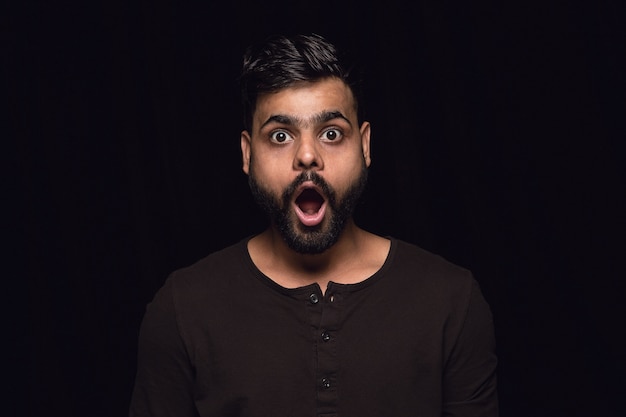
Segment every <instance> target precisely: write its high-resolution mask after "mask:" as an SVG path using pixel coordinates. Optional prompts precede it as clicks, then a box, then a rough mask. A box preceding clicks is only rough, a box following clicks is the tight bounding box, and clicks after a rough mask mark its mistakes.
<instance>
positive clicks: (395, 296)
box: [130, 238, 498, 417]
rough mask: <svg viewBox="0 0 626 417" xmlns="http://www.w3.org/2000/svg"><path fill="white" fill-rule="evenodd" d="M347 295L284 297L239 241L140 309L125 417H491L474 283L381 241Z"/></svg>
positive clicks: (480, 302)
mask: <svg viewBox="0 0 626 417" xmlns="http://www.w3.org/2000/svg"><path fill="white" fill-rule="evenodd" d="M391 242H392V244H391V250H390V252H389V255H388V257H387V260H386V262H385V263H384V265H383V266H382V267H381V269H380V270H379V271H378V272H376V273H375V274H374V275H372V276H371V277H369V278H368V279H366V280H365V281H362V282H360V283H358V284H337V283H334V282H331V283H330V284H329V285H328V288H327V290H326V292H325V294H322V291H321V289H320V287H319V286H318V285H317V284H312V285H308V286H305V287H300V288H295V289H287V288H284V287H282V286H280V285H278V284H276V283H275V282H274V281H272V280H271V279H269V278H268V277H267V276H265V275H264V274H263V273H261V272H260V271H259V270H258V269H257V268H256V266H255V265H254V264H253V262H252V260H251V259H250V256H249V254H248V251H247V239H246V240H243V241H241V242H239V243H238V244H235V245H233V246H231V247H228V248H226V249H224V250H221V251H219V252H216V253H214V254H212V255H209V256H208V257H206V258H204V259H203V260H201V261H199V262H197V263H196V264H194V265H192V266H190V267H188V268H184V269H181V270H179V271H176V272H174V273H173V274H172V275H171V276H170V277H169V278H168V280H167V281H166V283H165V284H164V286H163V287H162V288H161V289H160V290H159V291H158V293H157V294H156V296H155V298H154V300H153V301H152V302H151V303H150V304H149V305H148V307H147V310H146V314H145V317H144V320H143V323H142V326H141V331H140V336H139V355H138V370H137V377H136V382H135V388H134V392H133V397H132V401H131V407H130V415H131V416H132V417H138V416H142V417H143V416H152V417H156V416H159V417H161V416H171V417H190V416H202V417H208V416H211V417H224V416H246V417H289V416H292V417H308V416H311V417H313V416H342V417H369V416H372V417H374V416H375V417H384V416H392V417H403V416H429V417H430V416H432V417H435V416H436V417H440V416H481V417H491V416H497V415H498V400H497V392H496V362H497V359H496V355H495V342H494V335H493V322H492V316H491V312H490V309H489V306H488V305H487V303H486V302H485V300H484V298H483V296H482V295H481V292H480V289H479V287H478V284H477V282H476V281H475V280H474V278H473V277H472V274H471V273H470V272H469V271H467V270H465V269H463V268H460V267H458V266H455V265H453V264H451V263H449V262H447V261H446V260H444V259H443V258H441V257H439V256H436V255H433V254H431V253H429V252H427V251H425V250H423V249H421V248H419V247H417V246H414V245H411V244H408V243H406V242H403V241H400V240H396V239H393V238H392V239H391Z"/></svg>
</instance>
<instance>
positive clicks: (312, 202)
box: [295, 188, 326, 226]
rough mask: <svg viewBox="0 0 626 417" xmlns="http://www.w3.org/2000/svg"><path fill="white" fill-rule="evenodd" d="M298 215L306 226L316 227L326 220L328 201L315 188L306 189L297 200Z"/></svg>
mask: <svg viewBox="0 0 626 417" xmlns="http://www.w3.org/2000/svg"><path fill="white" fill-rule="evenodd" d="M295 206H296V215H297V216H298V219H300V221H301V222H302V224H304V225H305V226H316V225H318V224H319V223H321V222H322V220H323V219H324V213H325V212H326V200H324V197H322V195H321V194H320V193H319V192H318V191H317V190H316V189H315V188H305V189H303V190H302V192H301V193H300V195H298V197H297V198H296V200H295Z"/></svg>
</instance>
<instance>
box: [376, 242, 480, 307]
mask: <svg viewBox="0 0 626 417" xmlns="http://www.w3.org/2000/svg"><path fill="white" fill-rule="evenodd" d="M391 240H392V249H391V253H390V256H389V261H388V265H387V266H386V270H385V275H387V278H390V279H386V281H388V282H392V283H393V284H394V286H397V287H399V288H402V289H403V290H404V291H407V292H408V293H411V294H412V296H413V297H418V298H419V299H420V300H423V302H425V303H426V304H433V305H439V306H442V307H444V308H451V309H454V308H455V307H456V308H458V307H461V306H463V305H467V304H468V302H469V300H470V298H471V297H472V293H473V292H475V291H480V290H479V288H478V282H477V281H476V279H475V278H474V275H473V274H472V272H471V271H470V270H469V269H467V268H464V267H462V266H459V265H457V264H455V263H453V262H451V261H449V260H448V259H446V258H444V257H443V256H441V255H438V254H435V253H433V252H430V251H428V250H426V249H423V248H421V247H419V246H417V245H415V244H412V243H409V242H406V241H403V240H399V239H395V238H391Z"/></svg>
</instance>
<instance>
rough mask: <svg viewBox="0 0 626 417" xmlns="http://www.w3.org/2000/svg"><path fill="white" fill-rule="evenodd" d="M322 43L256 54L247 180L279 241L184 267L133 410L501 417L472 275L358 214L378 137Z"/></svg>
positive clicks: (256, 240) (262, 48) (141, 369)
mask: <svg viewBox="0 0 626 417" xmlns="http://www.w3.org/2000/svg"><path fill="white" fill-rule="evenodd" d="M351 76H352V74H351V73H350V72H349V71H347V70H346V67H345V66H344V64H343V63H342V62H341V61H340V60H339V58H338V53H337V51H336V50H335V47H334V46H333V45H331V44H330V43H328V42H327V41H326V40H324V39H323V38H321V37H319V36H317V35H309V36H294V37H273V38H271V39H269V40H268V41H266V42H265V43H263V44H261V45H259V46H256V47H252V48H250V49H249V50H248V51H247V53H246V56H245V57H244V65H243V72H242V76H241V84H242V92H243V98H244V100H243V102H244V113H245V130H244V131H243V132H242V133H241V151H242V159H243V170H244V172H245V173H246V174H248V176H249V182H250V188H251V190H252V193H253V194H254V196H255V198H256V200H257V201H258V203H259V205H260V206H261V207H262V208H263V209H264V210H265V211H266V212H267V214H268V216H269V226H268V228H267V230H265V231H264V232H263V233H261V234H259V235H256V236H253V237H251V238H248V239H245V240H243V241H241V242H240V243H238V244H235V245H234V246H231V247H228V248H226V249H223V250H221V251H219V252H217V253H214V254H212V255H210V256H208V257H206V258H205V259H203V260H200V261H199V262H197V263H196V264H194V265H192V266H190V267H188V268H184V269H182V270H180V271H176V272H174V273H173V274H172V275H171V276H170V277H169V279H168V280H167V281H166V283H165V284H164V286H163V287H162V288H161V290H160V291H159V292H158V293H157V294H156V296H155V298H154V300H153V301H152V303H150V305H149V306H148V308H147V311H146V315H145V317H144V321H143V324H142V328H141V332H140V339H139V361H138V371H137V379H136V383H135V389H134V392H133V398H132V403H131V411H130V415H131V416H175V417H188V416H203V417H204V416H215V417H218V416H220V417H222V416H255V417H287V416H293V417H307V416H347V417H368V416H372V417H374V416H375V417H383V416H391V417H402V416H481V417H485V416H497V415H498V410H497V408H498V404H497V394H496V376H495V369H496V356H495V353H494V337H493V325H492V318H491V313H490V310H489V307H488V305H487V304H486V302H485V300H484V299H483V297H482V295H481V293H480V290H479V288H478V285H477V283H476V281H475V280H474V279H473V278H472V275H471V273H470V272H468V271H466V270H464V269H462V268H460V267H457V266H455V265H452V264H450V263H448V262H447V261H445V260H444V259H442V258H440V257H438V256H435V255H433V254H430V253H428V252H426V251H424V250H422V249H420V248H418V247H416V246H413V245H411V244H408V243H405V242H402V241H399V240H397V239H394V238H385V237H380V236H377V235H374V234H372V233H369V232H367V231H365V230H363V229H361V228H360V227H358V226H357V225H356V224H355V222H354V221H353V219H352V212H353V209H354V206H355V203H356V201H357V200H358V198H359V196H360V194H361V192H362V191H363V188H364V186H365V183H366V178H367V169H368V167H369V165H370V162H371V160H370V136H371V127H370V124H369V123H368V122H366V121H361V120H359V101H358V97H357V96H356V92H357V91H358V89H357V88H355V87H354V84H353V82H352V79H351Z"/></svg>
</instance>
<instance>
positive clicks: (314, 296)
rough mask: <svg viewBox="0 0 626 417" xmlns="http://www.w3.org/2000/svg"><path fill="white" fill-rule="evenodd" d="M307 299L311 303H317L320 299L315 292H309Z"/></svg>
mask: <svg viewBox="0 0 626 417" xmlns="http://www.w3.org/2000/svg"><path fill="white" fill-rule="evenodd" d="M309 300H310V301H311V303H313V304H317V303H318V302H319V301H320V299H319V297H318V296H317V294H311V295H309Z"/></svg>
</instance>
